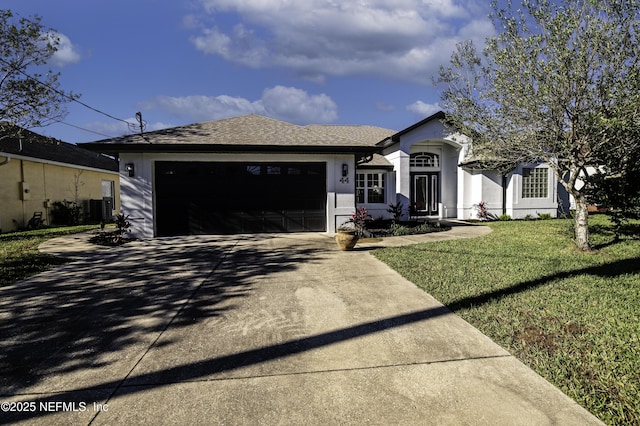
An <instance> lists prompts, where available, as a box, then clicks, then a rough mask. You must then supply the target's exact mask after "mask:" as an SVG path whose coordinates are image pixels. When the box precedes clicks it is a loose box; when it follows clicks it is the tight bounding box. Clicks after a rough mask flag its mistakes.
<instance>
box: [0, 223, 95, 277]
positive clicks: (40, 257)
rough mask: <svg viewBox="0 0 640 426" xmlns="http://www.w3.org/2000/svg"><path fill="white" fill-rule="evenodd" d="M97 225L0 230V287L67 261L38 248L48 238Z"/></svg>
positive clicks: (86, 229)
mask: <svg viewBox="0 0 640 426" xmlns="http://www.w3.org/2000/svg"><path fill="white" fill-rule="evenodd" d="M94 229H98V225H80V226H66V227H57V228H43V229H37V230H33V231H24V232H11V233H6V234H0V287H2V286H5V285H9V284H13V283H14V282H16V281H18V280H21V279H24V278H27V277H29V276H31V275H35V274H38V273H40V272H44V271H47V270H49V269H51V268H53V267H55V266H58V265H62V264H64V263H67V260H66V259H63V258H61V257H57V256H52V255H50V254H46V253H41V252H40V251H38V246H39V245H40V244H42V243H43V242H45V241H46V240H49V239H51V238H55V237H59V236H61V235H68V234H77V233H79V232H86V231H89V230H94Z"/></svg>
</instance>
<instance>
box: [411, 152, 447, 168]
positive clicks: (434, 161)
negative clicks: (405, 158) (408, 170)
mask: <svg viewBox="0 0 640 426" xmlns="http://www.w3.org/2000/svg"><path fill="white" fill-rule="evenodd" d="M409 165H410V166H411V167H440V156H439V155H438V154H433V153H431V152H415V153H413V154H411V156H410V158H409Z"/></svg>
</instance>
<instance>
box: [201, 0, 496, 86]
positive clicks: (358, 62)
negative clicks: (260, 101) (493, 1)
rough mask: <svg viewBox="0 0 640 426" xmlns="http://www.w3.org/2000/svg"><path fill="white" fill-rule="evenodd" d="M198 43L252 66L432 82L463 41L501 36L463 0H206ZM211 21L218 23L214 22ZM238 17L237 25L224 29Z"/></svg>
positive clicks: (319, 75) (478, 7)
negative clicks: (432, 77)
mask: <svg viewBox="0 0 640 426" xmlns="http://www.w3.org/2000/svg"><path fill="white" fill-rule="evenodd" d="M200 3H201V5H202V7H203V13H202V14H201V16H200V18H199V19H200V22H199V24H198V25H196V24H195V23H194V19H198V18H195V17H194V16H190V17H189V22H190V27H191V28H194V29H195V28H200V30H199V31H200V32H199V34H198V35H196V36H194V37H192V39H191V41H192V43H193V45H194V46H195V47H196V48H197V49H198V50H201V51H202V52H204V53H205V54H212V55H217V56H221V57H222V58H224V59H226V60H228V61H230V62H234V63H237V64H241V65H244V66H250V67H285V68H290V69H293V70H294V71H296V72H297V73H299V74H300V75H302V76H304V77H306V78H309V79H312V80H315V81H323V78H324V76H326V75H376V76H382V77H386V78H395V79H401V80H408V81H414V82H416V81H417V82H421V83H425V84H426V83H430V82H431V76H432V75H434V74H435V73H436V71H437V68H438V66H439V65H440V64H442V63H446V62H447V61H448V59H449V57H450V55H451V52H452V51H453V48H454V45H455V43H456V42H458V41H461V40H466V39H473V40H474V41H475V42H480V44H482V42H483V40H484V38H485V37H486V36H488V35H490V34H491V33H492V32H493V28H492V26H491V23H490V21H489V20H488V18H482V16H483V13H482V11H485V13H484V14H486V7H487V6H486V5H484V6H483V3H475V2H474V1H462V0H370V1H367V2H362V1H358V2H356V1H327V0H200ZM207 17H210V18H211V19H212V20H214V21H215V22H216V25H206V21H205V20H204V19H206V18H207ZM229 20H235V21H234V22H235V25H232V26H231V27H228V28H227V29H225V28H222V27H221V25H222V24H223V23H228V22H229Z"/></svg>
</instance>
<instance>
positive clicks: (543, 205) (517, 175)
mask: <svg viewBox="0 0 640 426" xmlns="http://www.w3.org/2000/svg"><path fill="white" fill-rule="evenodd" d="M523 168H546V170H547V173H548V176H547V197H544V198H523V197H522V169H523ZM541 213H546V214H550V215H551V217H557V214H558V183H557V180H556V178H555V175H554V173H553V171H552V170H551V168H549V166H547V165H546V164H524V165H520V166H518V167H517V168H516V170H514V172H513V173H512V175H511V179H510V180H509V185H508V187H507V214H508V215H509V216H511V218H512V219H523V218H525V217H527V216H530V217H533V218H535V217H538V215H540V214H541Z"/></svg>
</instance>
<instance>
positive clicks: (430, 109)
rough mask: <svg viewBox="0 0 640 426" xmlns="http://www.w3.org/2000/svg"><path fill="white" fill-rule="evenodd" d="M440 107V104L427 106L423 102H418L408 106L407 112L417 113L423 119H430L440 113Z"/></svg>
mask: <svg viewBox="0 0 640 426" xmlns="http://www.w3.org/2000/svg"><path fill="white" fill-rule="evenodd" d="M441 109H442V108H440V105H438V104H427V103H424V102H422V101H416V102H414V103H412V104H411V105H409V106H407V110H408V111H411V112H414V113H416V114H417V115H420V116H422V117H428V116H430V115H432V114H435V113H436V112H438V111H440V110H441Z"/></svg>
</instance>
